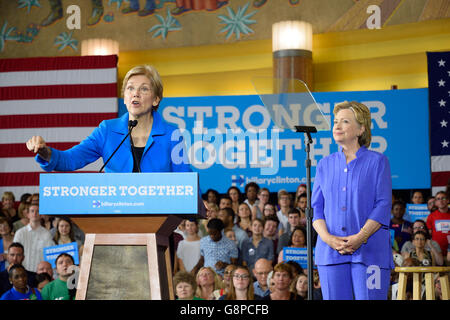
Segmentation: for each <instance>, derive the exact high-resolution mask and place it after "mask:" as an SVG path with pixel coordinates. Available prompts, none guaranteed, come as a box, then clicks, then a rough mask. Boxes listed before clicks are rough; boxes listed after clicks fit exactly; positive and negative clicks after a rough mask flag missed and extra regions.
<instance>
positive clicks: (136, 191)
mask: <svg viewBox="0 0 450 320" xmlns="http://www.w3.org/2000/svg"><path fill="white" fill-rule="evenodd" d="M39 207H40V212H41V213H42V214H47V215H64V214H70V215H82V214H197V209H198V174H197V173H195V172H183V173H169V172H164V173H44V174H41V175H40V187H39Z"/></svg>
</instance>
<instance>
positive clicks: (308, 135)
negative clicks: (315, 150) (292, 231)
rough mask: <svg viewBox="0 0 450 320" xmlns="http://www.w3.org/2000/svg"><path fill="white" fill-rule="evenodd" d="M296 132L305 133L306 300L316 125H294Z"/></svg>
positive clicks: (310, 282) (310, 276) (310, 264)
mask: <svg viewBox="0 0 450 320" xmlns="http://www.w3.org/2000/svg"><path fill="white" fill-rule="evenodd" d="M295 130H296V132H303V133H304V134H305V151H306V160H305V167H306V196H307V206H306V209H305V215H306V252H307V259H308V300H313V250H312V219H313V217H314V212H313V209H312V207H311V158H310V145H311V144H312V143H313V140H312V138H311V133H314V132H317V129H316V127H308V126H295Z"/></svg>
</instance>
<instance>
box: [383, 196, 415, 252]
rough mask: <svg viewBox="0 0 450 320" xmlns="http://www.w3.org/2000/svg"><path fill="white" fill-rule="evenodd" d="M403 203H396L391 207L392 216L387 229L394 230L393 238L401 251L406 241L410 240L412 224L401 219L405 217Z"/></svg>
mask: <svg viewBox="0 0 450 320" xmlns="http://www.w3.org/2000/svg"><path fill="white" fill-rule="evenodd" d="M405 210H406V207H405V203H404V202H403V201H396V202H394V204H393V205H392V215H393V218H392V219H391V222H390V225H389V228H390V229H393V230H394V238H395V241H397V244H398V248H399V250H401V249H402V246H403V244H404V243H405V242H406V241H409V240H411V233H412V223H411V222H409V221H407V220H405V219H403V216H404V215H405Z"/></svg>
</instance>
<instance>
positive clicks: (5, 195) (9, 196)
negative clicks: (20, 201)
mask: <svg viewBox="0 0 450 320" xmlns="http://www.w3.org/2000/svg"><path fill="white" fill-rule="evenodd" d="M5 199H11V200H12V201H16V198H15V197H14V193H12V192H11V191H5V192H3V195H2V201H3V200H5Z"/></svg>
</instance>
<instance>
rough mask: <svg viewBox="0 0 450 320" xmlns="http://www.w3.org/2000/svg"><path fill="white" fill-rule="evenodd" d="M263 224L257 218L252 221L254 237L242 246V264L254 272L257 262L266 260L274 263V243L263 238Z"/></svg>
mask: <svg viewBox="0 0 450 320" xmlns="http://www.w3.org/2000/svg"><path fill="white" fill-rule="evenodd" d="M263 228H264V227H263V222H262V221H261V220H260V219H258V218H255V219H254V220H253V221H252V234H253V235H252V237H251V238H250V239H248V240H246V241H245V242H244V244H243V246H242V262H243V265H245V266H248V268H249V269H250V270H253V268H254V266H255V262H256V260H258V259H260V258H265V259H267V260H270V261H272V260H273V258H274V254H273V251H274V250H273V241H271V240H269V239H267V238H264V237H263Z"/></svg>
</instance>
